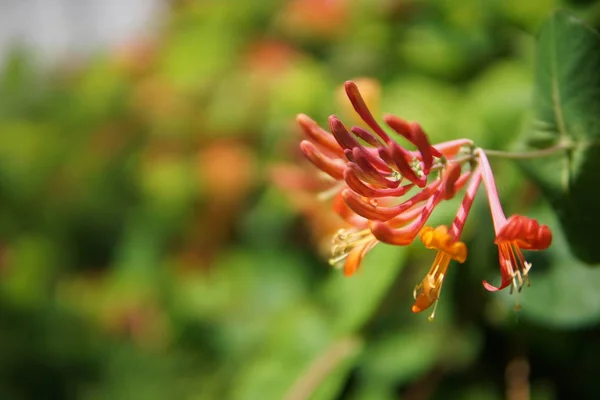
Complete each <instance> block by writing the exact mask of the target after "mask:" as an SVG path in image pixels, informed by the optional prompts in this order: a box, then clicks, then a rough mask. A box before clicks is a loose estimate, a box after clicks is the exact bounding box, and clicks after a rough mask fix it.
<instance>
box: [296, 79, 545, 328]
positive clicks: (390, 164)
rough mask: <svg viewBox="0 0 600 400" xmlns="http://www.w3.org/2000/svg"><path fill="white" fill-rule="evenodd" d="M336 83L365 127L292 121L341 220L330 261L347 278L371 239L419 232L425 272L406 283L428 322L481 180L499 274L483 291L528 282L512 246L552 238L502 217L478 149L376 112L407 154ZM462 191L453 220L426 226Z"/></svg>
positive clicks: (461, 248) (349, 87)
mask: <svg viewBox="0 0 600 400" xmlns="http://www.w3.org/2000/svg"><path fill="white" fill-rule="evenodd" d="M344 89H345V92H346V95H347V97H348V99H349V100H350V103H351V104H352V107H353V109H354V111H355V112H356V114H357V115H358V116H359V117H360V119H361V120H362V122H364V127H365V128H366V127H368V128H369V130H367V129H365V128H363V127H360V126H352V127H347V126H345V125H344V124H343V123H342V121H340V120H339V119H338V118H337V117H336V116H335V115H332V116H330V117H329V119H328V124H329V130H330V132H328V131H327V130H325V129H323V128H321V127H320V126H319V125H318V124H317V123H316V122H315V121H313V120H312V119H311V118H309V117H308V116H306V115H304V114H300V115H298V117H297V121H298V123H299V125H300V126H301V128H302V131H303V132H304V134H305V136H306V139H305V140H303V141H302V142H301V144H300V148H301V150H302V152H303V153H304V155H305V156H306V157H307V158H308V160H310V162H312V164H314V165H315V166H316V167H317V168H318V169H319V170H320V171H321V172H322V174H323V175H324V176H325V177H326V179H327V180H329V181H330V182H331V183H330V187H329V189H328V190H326V191H325V192H323V193H322V196H326V197H330V198H332V199H333V202H332V204H333V210H334V211H335V212H336V213H337V214H338V215H339V216H340V217H342V218H343V220H344V221H346V223H347V224H348V226H349V227H348V228H346V229H341V230H340V231H338V232H337V233H336V234H335V235H334V238H333V243H332V249H331V258H330V264H331V265H333V266H334V267H337V268H341V269H343V272H344V274H345V275H346V276H350V275H352V274H354V272H355V271H356V270H357V269H358V268H359V267H360V265H361V261H362V260H363V258H364V257H365V255H366V254H367V253H368V252H369V251H370V250H371V249H372V248H373V247H375V246H376V245H377V244H378V243H380V242H383V243H387V244H391V245H397V246H406V245H409V244H411V243H413V241H415V239H416V238H417V236H418V237H419V238H420V240H421V241H422V242H423V244H424V245H425V247H426V248H428V249H432V250H436V251H437V255H436V257H435V259H434V261H433V264H432V266H431V269H430V270H429V272H428V273H427V274H426V275H425V278H424V279H423V280H422V281H421V283H419V284H418V285H416V287H415V290H414V298H415V303H414V305H413V306H412V311H413V312H415V313H416V312H421V311H424V310H427V309H429V308H430V307H432V306H433V312H432V313H431V316H430V319H431V318H433V316H434V315H435V306H436V305H437V302H438V299H439V297H440V292H441V289H442V285H443V283H444V278H445V276H446V274H447V270H448V266H449V264H450V261H451V260H456V261H458V262H459V263H463V262H465V260H466V258H467V246H466V245H465V243H463V242H461V241H460V237H461V233H462V231H463V228H464V225H465V222H466V219H467V216H468V214H469V211H470V210H471V206H472V204H473V200H474V198H475V195H476V194H477V191H478V188H479V186H480V184H481V183H482V182H483V185H484V187H485V189H486V192H487V198H488V200H489V204H490V210H491V214H492V218H493V224H494V231H495V243H496V244H497V245H498V253H499V262H500V275H501V278H502V280H501V283H500V285H499V286H497V287H496V286H493V285H491V284H490V283H488V282H486V281H483V286H484V287H485V288H486V289H487V290H489V291H497V290H501V289H504V288H506V287H509V286H510V290H511V293H512V292H513V291H514V292H515V293H517V294H518V293H519V292H520V291H521V289H522V288H523V287H524V286H525V285H529V270H530V269H531V264H530V263H528V262H527V261H525V258H524V256H523V254H522V252H521V250H522V249H525V250H542V249H546V248H547V247H548V246H550V244H551V242H552V233H551V231H550V229H549V228H548V227H547V226H546V225H540V224H539V223H538V222H537V221H536V220H534V219H531V218H528V217H524V216H521V215H513V216H511V217H509V218H506V216H505V215H504V212H503V210H502V206H501V204H500V199H499V197H498V191H497V189H496V184H495V181H494V175H493V173H492V169H491V167H490V164H489V161H488V159H487V156H486V154H485V152H484V151H483V150H482V149H481V148H478V147H477V146H475V145H474V143H473V142H472V141H471V140H469V139H458V140H451V141H447V142H442V143H438V144H433V145H432V144H431V143H430V142H429V139H428V137H427V135H426V134H425V132H424V131H423V129H422V128H421V126H420V125H419V124H418V123H417V122H409V121H406V120H404V119H402V118H400V117H397V116H394V115H384V117H383V120H384V122H385V123H386V125H387V126H388V127H389V128H390V129H391V130H392V131H394V132H395V133H396V134H397V135H398V136H399V137H401V138H403V139H404V140H405V141H406V142H408V143H410V144H412V145H413V146H414V147H415V148H416V150H414V151H411V150H407V149H405V148H404V147H402V146H401V145H400V144H399V143H398V142H397V141H396V140H395V139H394V138H392V136H390V135H389V134H388V133H387V132H386V131H385V130H384V129H383V128H382V126H381V125H379V124H378V123H377V121H376V120H375V118H374V117H373V115H372V114H371V112H370V110H369V108H368V106H367V104H366V102H365V100H364V99H363V97H362V95H361V93H360V91H359V89H358V86H357V85H356V84H355V83H354V82H352V81H348V82H346V83H345V85H344ZM465 187H466V189H465V191H464V195H463V200H462V203H461V205H460V207H459V209H458V211H457V213H456V217H455V218H454V221H453V222H452V223H451V224H450V225H449V226H445V225H442V226H437V227H430V226H426V223H427V220H428V219H429V217H430V216H431V214H432V212H433V210H434V209H435V207H436V206H437V205H439V204H440V203H441V202H443V201H445V200H449V199H452V198H454V197H455V196H457V195H458V194H459V193H460V192H461V191H462V189H463V188H465ZM516 307H517V308H518V307H519V305H518V297H517V299H516Z"/></svg>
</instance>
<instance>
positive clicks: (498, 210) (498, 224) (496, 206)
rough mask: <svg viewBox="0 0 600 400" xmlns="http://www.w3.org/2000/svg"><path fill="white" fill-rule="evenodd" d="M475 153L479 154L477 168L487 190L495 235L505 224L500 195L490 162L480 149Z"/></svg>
mask: <svg viewBox="0 0 600 400" xmlns="http://www.w3.org/2000/svg"><path fill="white" fill-rule="evenodd" d="M477 155H478V156H479V168H480V169H481V177H482V178H483V185H484V186H485V190H486V192H487V196H488V201H489V203H490V211H491V212H492V220H493V221H494V231H495V232H496V235H498V233H499V232H500V229H502V227H503V226H504V224H506V216H505V215H504V211H502V205H501V204H500V197H499V196H498V189H497V188H496V181H495V180H494V173H493V172H492V167H491V166H490V162H489V160H488V158H487V156H486V155H485V152H484V151H483V150H482V149H477Z"/></svg>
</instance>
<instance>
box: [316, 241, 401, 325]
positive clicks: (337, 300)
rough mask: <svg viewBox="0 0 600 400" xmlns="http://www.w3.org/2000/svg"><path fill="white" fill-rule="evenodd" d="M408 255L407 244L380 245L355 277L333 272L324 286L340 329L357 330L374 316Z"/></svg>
mask: <svg viewBox="0 0 600 400" xmlns="http://www.w3.org/2000/svg"><path fill="white" fill-rule="evenodd" d="M405 256H406V248H405V247H398V246H388V245H382V244H380V245H378V246H376V247H375V248H374V249H373V250H371V252H369V254H367V256H366V257H365V259H364V260H363V263H362V266H361V269H360V270H359V271H357V272H356V273H355V274H354V275H353V276H351V277H346V276H344V275H343V274H342V273H341V272H339V271H334V272H333V274H334V275H333V276H331V277H330V279H329V281H328V282H326V283H325V285H324V296H325V301H326V302H327V306H329V309H330V311H331V314H332V316H333V320H332V322H331V323H332V324H333V325H334V327H335V330H336V331H337V332H339V333H347V332H354V331H356V330H357V329H360V327H361V326H362V325H363V324H364V323H365V322H366V321H367V320H368V319H369V318H370V317H371V315H373V313H374V311H375V309H376V308H377V307H378V306H379V303H380V302H381V300H382V298H383V297H384V296H385V294H386V293H387V291H388V289H389V288H390V286H391V285H392V283H394V280H395V278H396V277H397V276H398V274H399V273H400V270H401V269H402V267H403V266H404V264H405V262H404V259H405Z"/></svg>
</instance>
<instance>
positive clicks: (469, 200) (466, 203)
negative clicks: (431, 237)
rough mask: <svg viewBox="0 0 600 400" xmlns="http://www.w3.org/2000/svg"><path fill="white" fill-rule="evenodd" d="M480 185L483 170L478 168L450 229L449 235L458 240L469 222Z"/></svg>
mask: <svg viewBox="0 0 600 400" xmlns="http://www.w3.org/2000/svg"><path fill="white" fill-rule="evenodd" d="M480 184H481V170H480V169H479V168H477V169H475V171H474V172H473V174H472V176H471V181H470V182H469V186H468V187H467V192H466V193H465V197H464V199H463V201H462V203H461V205H460V208H459V209H458V212H457V213H456V218H454V222H453V223H452V226H451V227H450V232H449V233H450V235H452V236H453V237H454V238H455V239H456V240H458V239H460V235H461V233H462V230H463V228H464V226H465V222H466V221H467V216H468V215H469V211H470V210H471V206H472V205H473V200H475V195H476V194H477V189H479V185H480Z"/></svg>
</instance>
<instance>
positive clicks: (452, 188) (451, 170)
mask: <svg viewBox="0 0 600 400" xmlns="http://www.w3.org/2000/svg"><path fill="white" fill-rule="evenodd" d="M460 172H461V165H460V164H458V163H450V164H449V165H448V166H447V167H446V169H445V170H444V177H443V183H442V188H441V190H442V198H443V199H444V200H450V199H451V198H453V197H454V195H455V194H456V189H457V188H456V181H458V178H460Z"/></svg>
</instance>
